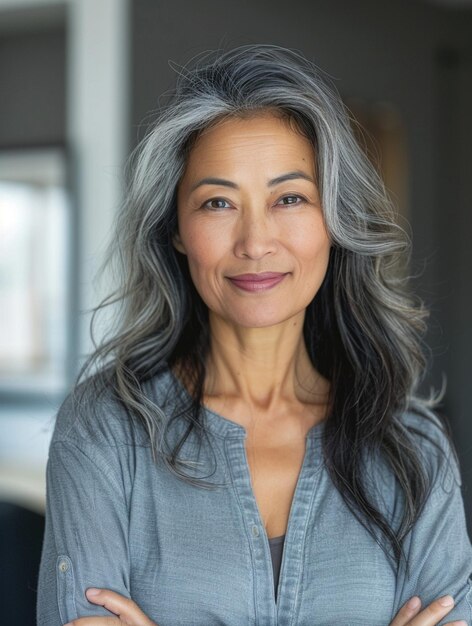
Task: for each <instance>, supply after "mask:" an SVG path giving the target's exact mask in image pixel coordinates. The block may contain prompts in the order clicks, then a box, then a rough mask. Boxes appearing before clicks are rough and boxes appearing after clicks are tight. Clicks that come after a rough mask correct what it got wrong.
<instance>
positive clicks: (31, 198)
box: [0, 149, 71, 394]
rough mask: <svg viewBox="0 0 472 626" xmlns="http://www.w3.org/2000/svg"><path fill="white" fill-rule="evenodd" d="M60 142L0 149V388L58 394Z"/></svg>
mask: <svg viewBox="0 0 472 626" xmlns="http://www.w3.org/2000/svg"><path fill="white" fill-rule="evenodd" d="M65 163H66V161H65V156H64V153H63V152H62V151H61V150H58V149H37V150H16V151H3V152H0V391H1V392H4V391H7V392H9V393H11V392H13V393H19V394H23V393H25V392H26V393H28V392H30V393H31V392H40V393H46V394H48V393H61V392H62V391H63V390H64V388H65V387H66V384H67V372H68V367H67V363H68V359H69V357H68V326H69V319H68V318H69V315H68V309H69V306H68V302H69V297H70V293H69V282H70V281H69V280H68V275H69V267H70V256H71V255H70V245H71V242H70V239H71V238H70V211H69V206H68V194H67V192H66V184H65V181H66V166H65Z"/></svg>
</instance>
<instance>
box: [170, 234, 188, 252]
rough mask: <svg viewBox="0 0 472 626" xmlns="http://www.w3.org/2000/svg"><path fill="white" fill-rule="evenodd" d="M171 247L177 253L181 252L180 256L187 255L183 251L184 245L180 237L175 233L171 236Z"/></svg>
mask: <svg viewBox="0 0 472 626" xmlns="http://www.w3.org/2000/svg"><path fill="white" fill-rule="evenodd" d="M172 245H173V246H174V248H175V249H176V250H177V251H178V252H181V253H182V254H187V253H186V251H185V247H184V244H183V243H182V239H181V238H180V235H179V233H178V232H176V233H175V234H174V235H173V236H172Z"/></svg>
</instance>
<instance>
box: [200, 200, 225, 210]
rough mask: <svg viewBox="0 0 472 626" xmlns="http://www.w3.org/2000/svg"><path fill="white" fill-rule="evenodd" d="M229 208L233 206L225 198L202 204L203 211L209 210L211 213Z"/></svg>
mask: <svg viewBox="0 0 472 626" xmlns="http://www.w3.org/2000/svg"><path fill="white" fill-rule="evenodd" d="M229 208H231V205H230V204H229V202H227V201H226V200H224V198H211V199H210V200H207V201H206V202H205V203H204V204H202V209H209V210H210V211H218V210H219V209H229Z"/></svg>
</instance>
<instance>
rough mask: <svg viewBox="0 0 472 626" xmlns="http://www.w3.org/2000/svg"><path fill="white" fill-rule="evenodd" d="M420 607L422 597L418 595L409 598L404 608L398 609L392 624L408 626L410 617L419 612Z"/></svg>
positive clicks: (393, 625) (392, 625)
mask: <svg viewBox="0 0 472 626" xmlns="http://www.w3.org/2000/svg"><path fill="white" fill-rule="evenodd" d="M420 608H421V600H420V598H419V597H418V596H413V597H412V598H410V599H409V600H408V602H405V604H404V605H403V606H402V608H401V609H400V610H399V611H398V613H397V614H396V616H395V619H394V620H393V622H392V623H391V624H390V626H407V624H408V622H409V621H410V619H411V618H412V617H414V616H415V615H416V614H417V613H418V611H419V610H420Z"/></svg>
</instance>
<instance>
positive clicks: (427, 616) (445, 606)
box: [407, 595, 454, 626]
mask: <svg viewBox="0 0 472 626" xmlns="http://www.w3.org/2000/svg"><path fill="white" fill-rule="evenodd" d="M453 606H454V598H453V597H452V596H449V595H448V596H443V597H442V598H438V600H435V601H434V602H431V604H429V605H428V606H427V607H426V608H425V609H424V610H423V611H421V613H418V615H416V616H415V617H414V618H413V619H412V620H410V621H409V622H407V624H408V626H436V624H437V623H438V622H440V621H441V620H442V618H443V617H444V616H445V615H447V614H448V613H449V611H450V610H451V609H452V607H453Z"/></svg>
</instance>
